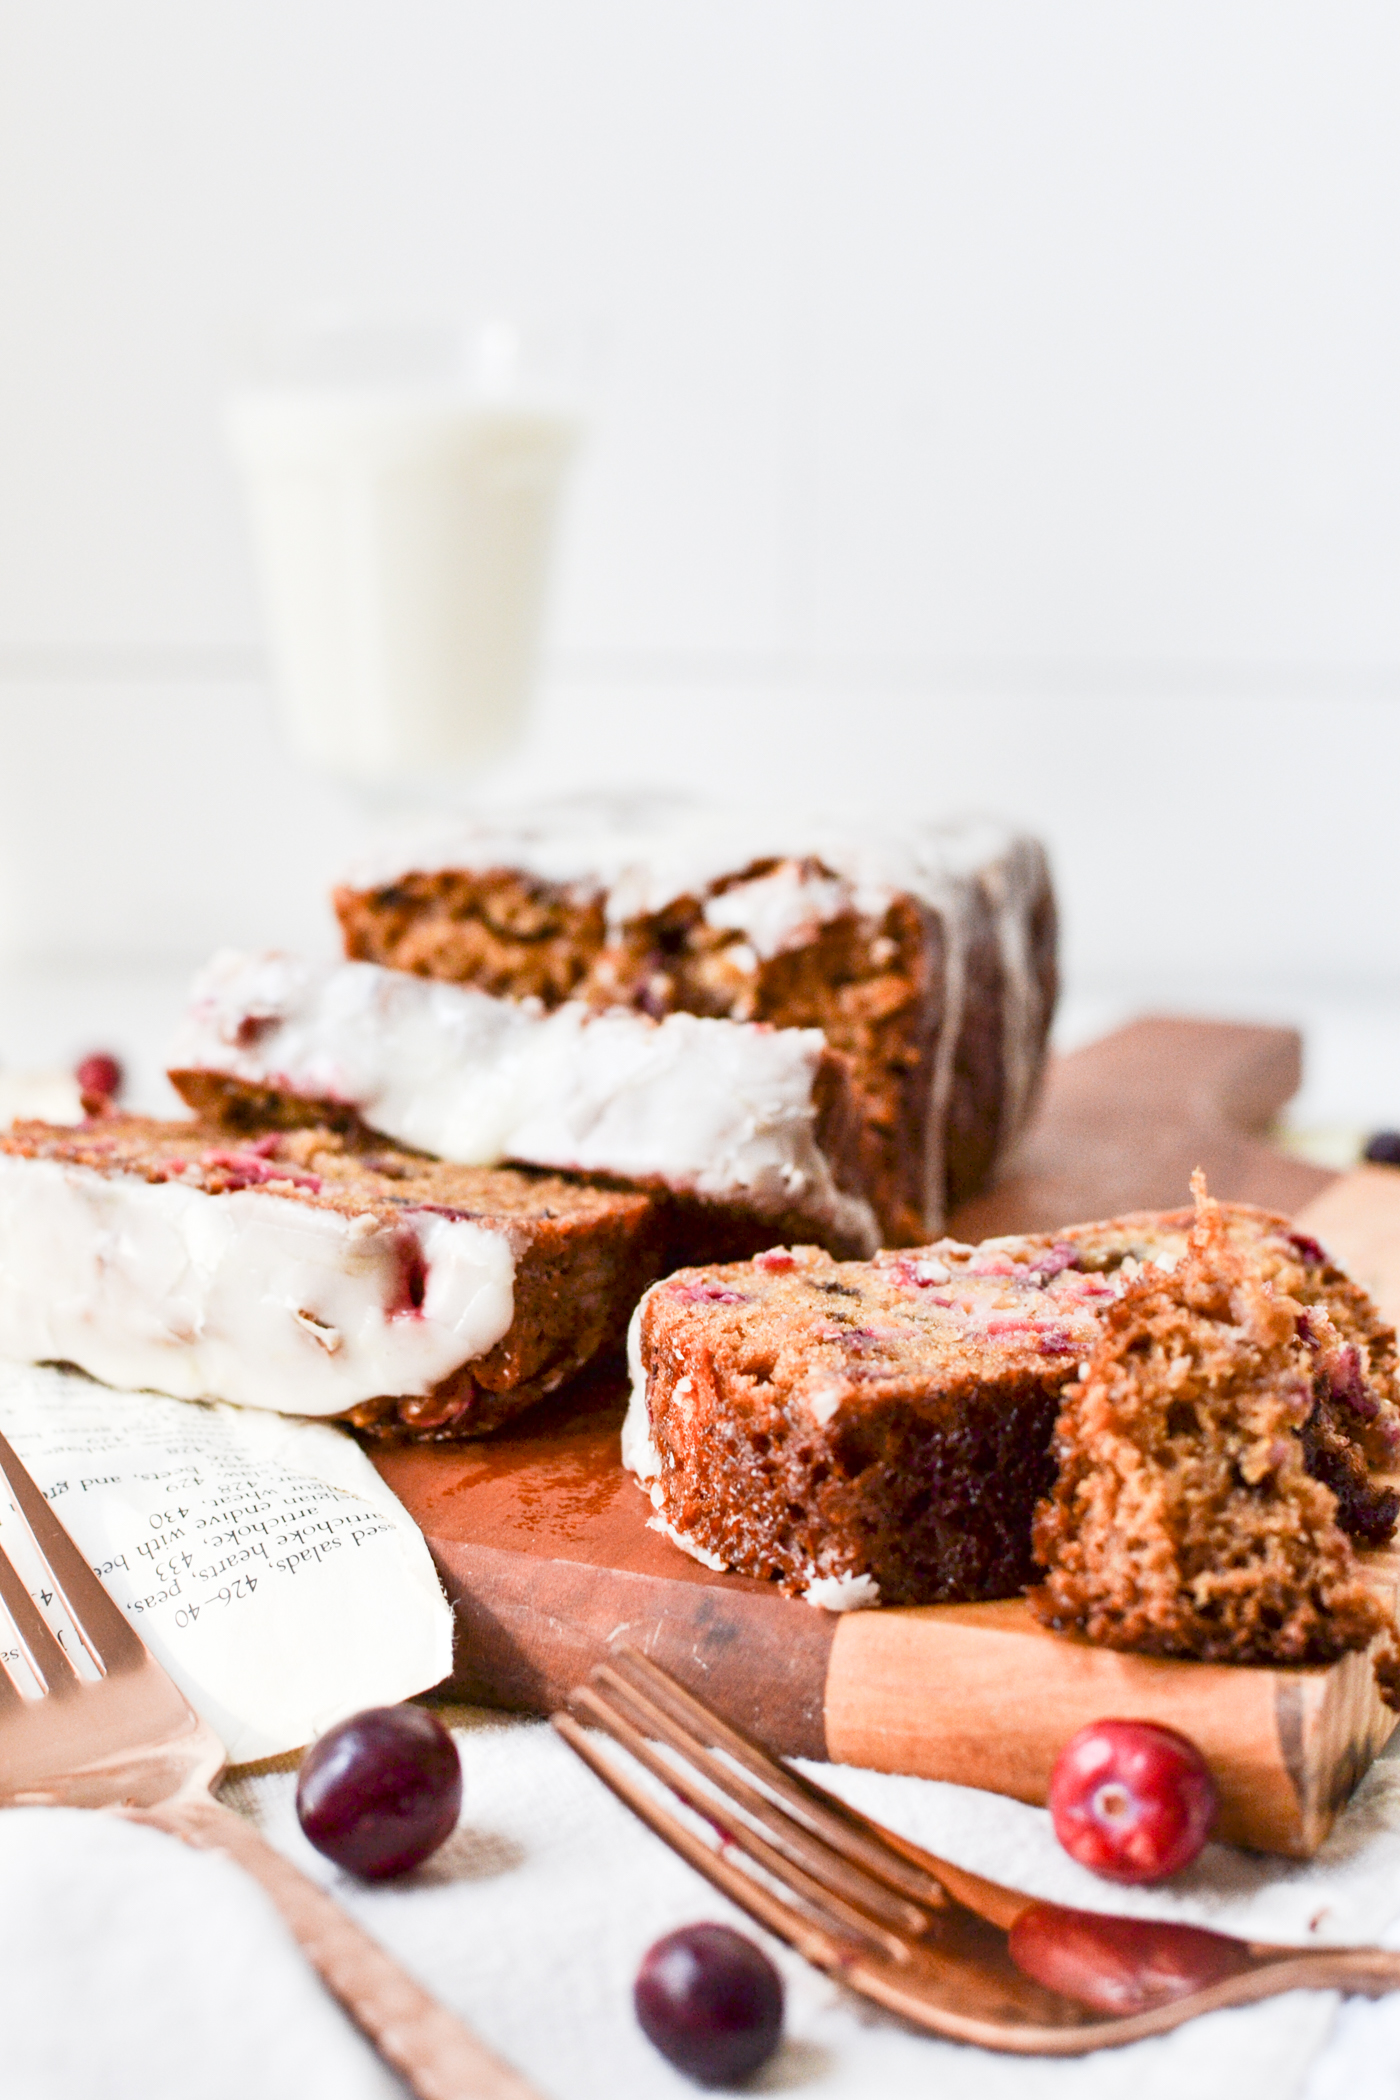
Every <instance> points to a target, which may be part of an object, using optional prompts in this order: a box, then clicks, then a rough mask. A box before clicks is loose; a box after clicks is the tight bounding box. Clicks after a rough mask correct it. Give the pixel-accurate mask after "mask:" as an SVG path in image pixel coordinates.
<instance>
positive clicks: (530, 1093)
mask: <svg viewBox="0 0 1400 2100" xmlns="http://www.w3.org/2000/svg"><path fill="white" fill-rule="evenodd" d="M822 1051H823V1037H822V1034H821V1031H820V1030H819V1029H815V1028H806V1029H797V1028H769V1027H765V1026H762V1025H758V1024H754V1023H748V1022H738V1021H721V1020H710V1019H701V1018H699V1017H698V1016H696V1015H694V1014H684V1013H678V1014H669V1015H667V1016H666V1018H665V1019H664V1020H662V1021H653V1020H650V1019H649V1018H648V1017H647V1016H646V1015H644V1014H636V1013H630V1012H624V1011H622V1010H618V1011H615V1012H611V1013H603V1014H598V1013H593V1012H591V1011H590V1010H589V1009H588V1008H587V1007H585V1006H582V1005H576V1004H574V1005H565V1006H560V1007H557V1008H556V1009H555V1010H554V1011H553V1012H552V1013H546V1012H545V1011H544V1009H543V1007H542V1006H541V1005H540V1004H539V1002H538V1001H537V1000H510V999H493V998H490V997H488V996H487V994H486V993H484V992H479V991H475V990H473V989H471V988H470V987H467V986H463V985H455V984H440V983H437V982H434V981H432V980H430V979H427V978H422V977H415V976H412V975H410V974H409V973H408V972H406V971H403V970H386V969H381V968H380V967H378V965H376V964H373V963H340V964H335V965H330V966H320V965H312V964H310V963H306V962H303V961H300V960H299V959H298V958H296V957H294V956H289V955H279V954H264V955H240V954H237V953H235V952H234V951H232V950H225V951H223V952H222V953H221V954H219V955H217V956H216V957H215V958H214V960H213V961H212V962H211V963H210V964H209V965H208V967H207V968H206V969H205V970H204V971H203V972H202V973H201V974H200V976H199V977H198V978H197V979H196V981H195V985H194V987H193V990H192V993H191V1000H190V1006H189V1009H188V1012H187V1014H186V1017H185V1020H184V1023H183V1025H182V1027H181V1030H180V1033H179V1035H178V1037H177V1040H176V1042H175V1044H174V1045H173V1046H172V1050H171V1057H170V1063H171V1067H172V1069H173V1070H177V1071H178V1070H182V1069H191V1068H192V1069H197V1070H205V1071H214V1072H221V1073H225V1074H227V1075H229V1076H230V1077H232V1078H235V1079H239V1080H243V1081H245V1082H247V1083H249V1084H252V1085H257V1086H268V1087H272V1088H275V1089H277V1090H279V1091H283V1092H287V1093H291V1094H295V1095H300V1096H303V1097H306V1098H309V1099H313V1100H332V1101H337V1102H342V1103H346V1104H348V1105H350V1106H352V1107H354V1108H355V1109H356V1110H357V1111H358V1113H359V1114H360V1115H361V1117H362V1118H363V1119H364V1121H365V1122H366V1123H368V1124H369V1125H370V1127H371V1128H372V1129H375V1130H379V1131H382V1132H383V1133H384V1134H385V1136H387V1137H391V1138H396V1139H397V1140H399V1142H400V1143H403V1144H407V1145H413V1146H416V1147H417V1148H418V1149H419V1150H420V1151H423V1152H430V1153H434V1154H436V1155H437V1156H438V1157H439V1158H441V1159H450V1160H456V1161H459V1162H461V1163H462V1164H464V1165H470V1166H491V1165H496V1164H498V1163H499V1162H500V1161H502V1160H524V1161H528V1162H530V1163H532V1164H534V1165H537V1166H547V1167H560V1168H566V1169H573V1170H575V1171H577V1172H581V1173H609V1174H617V1175H623V1176H627V1177H629V1178H632V1179H635V1180H639V1181H643V1182H652V1183H656V1182H659V1183H662V1184H663V1185H664V1186H666V1187H668V1188H671V1189H674V1190H677V1191H679V1192H684V1193H687V1194H691V1195H695V1196H699V1197H701V1198H702V1199H705V1200H708V1201H714V1202H732V1203H741V1204H742V1205H743V1206H744V1207H745V1208H746V1209H751V1210H755V1211H757V1212H758V1213H759V1214H760V1215H762V1216H768V1217H777V1216H779V1215H780V1214H781V1213H783V1212H785V1211H793V1210H795V1211H798V1212H800V1213H801V1214H802V1215H803V1217H804V1218H810V1219H811V1220H812V1221H813V1224H814V1226H815V1225H820V1226H822V1227H825V1228H831V1229H834V1230H836V1231H839V1232H841V1233H842V1234H843V1235H845V1236H847V1237H848V1238H849V1239H851V1240H852V1241H854V1242H855V1243H856V1244H858V1245H863V1246H865V1247H866V1248H867V1249H869V1250H871V1251H873V1249H874V1247H875V1245H876V1244H877V1240H878V1233H877V1230H876V1225H875V1219H874V1215H873V1213H872V1211H871V1210H870V1207H869V1205H868V1204H867V1203H866V1202H865V1201H864V1200H863V1199H862V1198H860V1197H857V1196H852V1195H848V1194H845V1193H843V1192H842V1191H841V1190H839V1189H838V1188H837V1187H836V1184H835V1181H834V1180H833V1178H832V1173H831V1168H830V1166H829V1164H828V1162H827V1160H826V1157H825V1155H824V1154H823V1153H822V1151H821V1150H820V1148H819V1147H818V1145H817V1142H816V1137H815V1107H814V1103H813V1094H812V1089H813V1083H814V1080H815V1077H816V1074H817V1070H818V1067H819V1065H820V1062H821V1057H822Z"/></svg>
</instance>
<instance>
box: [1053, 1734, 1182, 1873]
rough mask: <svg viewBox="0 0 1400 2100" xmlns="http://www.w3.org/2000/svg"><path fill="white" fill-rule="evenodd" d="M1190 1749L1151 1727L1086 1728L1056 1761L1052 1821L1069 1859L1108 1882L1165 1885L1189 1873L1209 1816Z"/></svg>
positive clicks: (1175, 1737) (1180, 1741)
mask: <svg viewBox="0 0 1400 2100" xmlns="http://www.w3.org/2000/svg"><path fill="white" fill-rule="evenodd" d="M1215 1809H1216V1796H1215V1784H1214V1781H1213V1780H1212V1779H1211V1776H1210V1773H1209V1771H1208V1770H1207V1769H1206V1762H1205V1759H1204V1758H1203V1757H1202V1756H1201V1753H1200V1751H1199V1750H1198V1749H1197V1748H1196V1746H1195V1744H1194V1743H1193V1742H1190V1741H1189V1740H1188V1739H1187V1737H1185V1736H1184V1735H1178V1734H1177V1732H1176V1730H1175V1729H1174V1728H1162V1727H1159V1726H1158V1724H1157V1723H1156V1722H1155V1721H1092V1722H1090V1724H1089V1726H1088V1727H1087V1728H1081V1729H1080V1731H1079V1733H1078V1735H1072V1736H1071V1737H1070V1739H1069V1741H1068V1742H1067V1743H1066V1744H1065V1747H1064V1749H1063V1750H1062V1751H1061V1752H1060V1754H1059V1757H1058V1758H1057V1759H1056V1761H1055V1770H1054V1773H1053V1774H1052V1776H1051V1780H1050V1814H1051V1817H1052V1819H1053V1821H1054V1825H1055V1835H1056V1837H1057V1838H1058V1839H1059V1841H1060V1843H1061V1844H1062V1845H1063V1846H1064V1848H1065V1850H1066V1852H1068V1854H1069V1856H1070V1858H1071V1859H1077V1860H1078V1861H1079V1864H1080V1866H1081V1867H1089V1868H1091V1869H1092V1870H1093V1872H1094V1873H1095V1874H1102V1875H1103V1876H1104V1877H1105V1879H1106V1880H1108V1881H1130V1882H1136V1881H1163V1880H1165V1879H1166V1877H1167V1875H1168V1874H1175V1873H1178V1872H1179V1871H1180V1869H1181V1868H1182V1867H1185V1866H1189V1865H1190V1863H1191V1861H1192V1860H1193V1859H1194V1858H1195V1857H1196V1854H1197V1853H1198V1852H1199V1851H1200V1849H1201V1847H1202V1845H1204V1843H1205V1841H1206V1837H1207V1835H1208V1833H1209V1831H1210V1826H1211V1822H1212V1820H1213V1819H1214V1816H1215Z"/></svg>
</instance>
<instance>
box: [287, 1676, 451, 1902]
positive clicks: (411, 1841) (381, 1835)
mask: <svg viewBox="0 0 1400 2100" xmlns="http://www.w3.org/2000/svg"><path fill="white" fill-rule="evenodd" d="M461 1806H462V1764H461V1760H460V1758H459V1757H458V1755H457V1745H456V1744H455V1743H454V1742H453V1740H452V1738H451V1736H450V1735H449V1734H448V1732H447V1730H446V1729H445V1728H444V1727H443V1725H442V1723H441V1721H439V1720H438V1719H437V1717H436V1715H434V1714H430V1713H428V1712H427V1711H426V1709H425V1708H423V1707H421V1706H371V1707H368V1708H367V1709H366V1710H365V1712H364V1713H362V1714H354V1715H352V1716H351V1718H350V1719H349V1720H348V1721H342V1722H341V1723H340V1725H339V1726H338V1727H336V1728H329V1729H327V1731H326V1733H325V1734H324V1735H323V1736H322V1737H321V1738H320V1740H319V1741H318V1742H315V1743H313V1744H312V1746H311V1748H310V1749H309V1750H308V1751H307V1753H306V1756H305V1757H304V1758H303V1759H302V1764H301V1772H300V1775H299V1777H298V1779H297V1816H298V1819H299V1821H300V1823H301V1827H302V1829H303V1830H304V1831H305V1833H306V1835H307V1837H308V1838H310V1840H311V1842H312V1844H313V1845H314V1846H315V1847H316V1850H317V1851H318V1852H323V1853H324V1854H325V1856H326V1858H327V1859H333V1860H334V1861H335V1863H336V1865H337V1866H338V1867H344V1868H346V1869H347V1870H348V1871H349V1872H350V1873H351V1874H358V1875H360V1876H361V1877H362V1878H363V1879H364V1880H366V1881H385V1880H387V1879H388V1878H389V1876H390V1875H392V1874H407V1873H408V1872H409V1871H410V1869H411V1868H413V1867H418V1866H421V1865H422V1864H423V1861H424V1860H425V1859H426V1858H427V1857H428V1855H429V1854H430V1853H432V1852H436V1851H437V1848H438V1846H439V1845H440V1844H441V1843H442V1841H443V1839H444V1838H446V1837H450V1836H451V1834H452V1832H453V1830H455V1828H456V1826H457V1817H458V1814H459V1812H460V1810H461Z"/></svg>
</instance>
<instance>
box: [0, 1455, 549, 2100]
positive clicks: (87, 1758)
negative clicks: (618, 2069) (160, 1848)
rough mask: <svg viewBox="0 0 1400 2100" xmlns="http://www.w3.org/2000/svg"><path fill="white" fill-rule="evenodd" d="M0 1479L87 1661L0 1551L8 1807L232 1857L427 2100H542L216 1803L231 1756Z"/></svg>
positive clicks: (1, 1763) (5, 1469)
mask: <svg viewBox="0 0 1400 2100" xmlns="http://www.w3.org/2000/svg"><path fill="white" fill-rule="evenodd" d="M0 1474H3V1484H2V1485H3V1487H4V1488H7V1489H8V1491H9V1498H10V1500H11V1501H12V1503H13V1505H14V1507H15V1508H16V1510H17V1511H18V1513H19V1515H20V1516H21V1517H22V1518H23V1519H24V1522H25V1524H26V1525H27V1526H28V1529H29V1533H30V1536H31V1538H32V1540H33V1543H34V1546H35V1547H36V1548H37V1552H38V1558H39V1560H40V1561H41V1562H42V1563H43V1564H44V1565H45V1567H46V1578H45V1582H44V1589H45V1591H48V1592H49V1593H50V1594H51V1595H52V1596H53V1597H55V1598H56V1600H57V1603H58V1606H59V1607H60V1612H59V1616H60V1621H61V1619H62V1617H64V1616H66V1618H67V1620H68V1625H69V1628H70V1629H71V1631H72V1633H73V1634H74V1635H75V1636H76V1640H77V1643H78V1644H79V1648H80V1651H81V1652H80V1653H78V1654H76V1655H70V1653H69V1652H68V1649H67V1648H66V1647H65V1646H64V1644H63V1643H62V1642H61V1641H60V1639H59V1638H58V1637H57V1636H56V1635H55V1634H54V1632H52V1631H51V1630H50V1627H49V1625H48V1623H47V1622H46V1620H45V1618H44V1615H43V1613H42V1612H41V1611H40V1610H39V1608H38V1607H37V1605H36V1604H35V1603H34V1602H33V1600H32V1598H31V1596H30V1594H29V1591H28V1589H27V1588H26V1587H25V1584H24V1582H23V1581H22V1580H21V1578H20V1576H19V1574H18V1573H17V1571H16V1569H15V1566H14V1563H13V1562H12V1561H11V1560H10V1558H9V1556H8V1555H7V1554H6V1553H5V1552H4V1551H3V1550H0V1603H3V1605H4V1607H5V1610H6V1611H7V1612H8V1613H9V1616H10V1619H11V1622H12V1624H13V1626H14V1630H15V1633H16V1635H17V1636H18V1639H19V1642H20V1645H21V1650H22V1654H21V1656H20V1657H19V1658H18V1659H17V1661H16V1662H15V1663H14V1664H13V1665H12V1664H11V1663H9V1662H0V1807H20V1806H24V1805H29V1804H41V1805H46V1806H63V1807H69V1808H101V1809H108V1810H115V1811H116V1812H118V1813H119V1814H121V1815H123V1816H125V1817H126V1818H127V1819H128V1820H129V1821H131V1822H134V1823H148V1824H151V1825H152V1826H153V1827H154V1828H156V1829H157V1830H166V1831H169V1832H171V1833H172V1834H173V1835H174V1836H176V1837H179V1838H183V1839H184V1840H185V1842H186V1844H189V1845H194V1846H197V1847H199V1848H200V1849H201V1850H204V1851H209V1852H222V1853H224V1854H226V1855H227V1857H228V1858H230V1859H232V1860H234V1861H235V1862H236V1863H237V1864H238V1865H239V1866H240V1867H243V1868H244V1869H245V1870H246V1871H247V1872H248V1873H249V1874H251V1875H252V1877H253V1879H254V1880H255V1881H257V1882H258V1883H260V1884H261V1886H262V1887H263V1888H264V1889H265V1890H266V1891H267V1894H268V1895H269V1896H270V1897H271V1898H272V1900H273V1902H274V1903H275V1904H276V1906H277V1908H278V1910H279V1911H280V1912H281V1913H282V1916H283V1918H284V1919H285V1920H286V1922H287V1924H288V1925H289V1926H290V1927H291V1930H292V1932H293V1933H294V1934H295V1936H296V1938H297V1940H298V1942H299V1943H300V1945H301V1948H302V1951H303V1952H304V1953H305V1954H306V1956H307V1957H308V1959H309V1960H310V1962H311V1963H312V1966H313V1967H314V1968H315V1969H316V1970H317V1972H318V1974H319V1975H320V1977H321V1980H322V1982H323V1983H325V1984H326V1986H327V1987H328V1988H329V1990H330V1991H331V1992H332V1993H333V1995H334V1996H335V1997H336V1998H338V1999H339V2001H340V2003H341V2004H342V2005H343V2006H344V2008H345V2010H346V2011H347V2012H348V2013H349V2014H350V2016H351V2018H352V2019H354V2020H355V2021H356V2022H357V2023H358V2025H359V2026H360V2028H361V2029H362V2030H363V2032H364V2033H365V2034H366V2035H367V2036H368V2038H369V2040H370V2041H371V2042H372V2043H373V2044H374V2046H375V2048H376V2049H377V2050H378V2051H379V2053H380V2055H381V2056H382V2057H383V2058H384V2059H385V2061H386V2062H387V2063H389V2064H391V2065H392V2066H393V2068H394V2069H395V2070H396V2071H397V2072H398V2073H399V2074H400V2075H401V2076H402V2077H403V2078H404V2079H405V2080H406V2081H407V2083H408V2085H409V2086H410V2087H411V2088H412V2090H413V2091H414V2092H415V2093H417V2094H418V2095H419V2096H420V2100H539V2096H538V2095H537V2094H536V2093H535V2092H534V2089H533V2088H532V2087H530V2086H528V2085H527V2084H526V2083H525V2081H524V2079H522V2078H520V2077H519V2076H518V2075H517V2074H516V2073H515V2072H514V2071H512V2070H511V2069H510V2068H509V2067H508V2066H507V2065H506V2064H504V2063H502V2062H501V2061H500V2060H499V2058H497V2057H495V2056H493V2055H492V2054H491V2052H490V2051H489V2050H488V2049H487V2048H486V2046H485V2045H484V2043H482V2042H479V2041H478V2040H477V2039H476V2037H475V2036H474V2035H473V2034H471V2033H469V2032H468V2030H467V2029H466V2028H465V2027H464V2026H463V2025H462V2024H461V2022H460V2021H459V2020H457V2019H455V2018H454V2017H453V2015H452V2014H451V2013H449V2012H448V2011H447V2010H446V2008H445V2007H444V2006H441V2005H439V2004H438V2003H437V2002H436V2000H435V1999H433V1998H430V1997H429V1996H428V1993H427V1992H426V1991H424V1990H423V1989H421V1988H420V1986H419V1985H418V1984H416V1983H415V1982H414V1981H413V1979H412V1978H411V1977H410V1976H408V1975H407V1974H406V1973H405V1972H404V1970H402V1969H401V1968H400V1967H399V1966H398V1963H397V1962H395V1961H394V1960H392V1959H391V1957H390V1956H389V1955H388V1954H386V1953H385V1952H384V1950H383V1948H382V1947H380V1946H379V1945H378V1944H377V1942H376V1941H374V1940H372V1939H371V1938H370V1937H369V1935H368V1934H367V1933H364V1932H362V1931H361V1930H360V1928H359V1926H358V1925H356V1924H355V1922H354V1920H353V1919H352V1918H350V1917H349V1916H348V1915H347V1914H346V1912H345V1911H343V1910H342V1909H341V1908H340V1906H339V1905H338V1904H337V1903H334V1902H333V1901H332V1900H331V1898H330V1897H329V1896H327V1895H326V1894H325V1893H324V1891H323V1890H321V1889H319V1888H317V1887H316V1885H315V1883H314V1882H311V1881H308V1880H307V1879H306V1877H305V1875H304V1874H301V1873H299V1872H298V1870H297V1869H296V1868H295V1867H294V1866H292V1864H291V1862H290V1861H289V1860H286V1859H284V1858H283V1857H282V1855H281V1853H280V1852H275V1851H274V1850H273V1848H272V1847H271V1846H270V1845H269V1844H267V1843H265V1841H264V1840H263V1839H262V1838H261V1837H260V1836H259V1835H258V1832H257V1831H256V1830H255V1829H254V1828H253V1825H252V1824H251V1823H249V1822H247V1821H246V1820H245V1819H244V1818H243V1817H242V1816H238V1815H235V1814H234V1813H233V1811H232V1810H231V1809H227V1808H224V1807H223V1806H222V1805H221V1804H220V1803H219V1802H217V1801H216V1800H214V1798H213V1796H212V1794H211V1793H210V1788H211V1787H212V1786H213V1785H214V1783H215V1781H216V1780H217V1779H218V1777H219V1775H220V1773H221V1772H222V1771H223V1768H224V1761H225V1760H224V1750H223V1745H222V1743H221V1742H220V1741H219V1739H218V1737H217V1736H216V1735H215V1734H214V1732H213V1730H212V1729H211V1728H209V1727H208V1726H206V1724H205V1723H204V1722H203V1721H201V1720H200V1719H199V1717H198V1715H197V1714H196V1713H195V1712H194V1710H193V1708H192V1707H191V1706H190V1705H189V1703H188V1701H187V1700H186V1699H185V1697H184V1694H183V1693H182V1692H181V1691H179V1690H178V1689H177V1687H176V1686H175V1685H174V1684H173V1683H172V1682H171V1680H170V1678H169V1677H168V1676H167V1675H166V1673H165V1671H164V1670H163V1669H162V1668H161V1666H160V1664H159V1663H158V1662H157V1661H156V1660H155V1657H154V1656H153V1655H152V1654H151V1653H150V1651H149V1649H148V1648H147V1647H146V1645H145V1643H144V1642H143V1641H142V1640H141V1639H140V1637H139V1635H138V1634H137V1633H136V1631H135V1629H134V1628H133V1627H132V1626H131V1625H130V1624H129V1622H128V1620H127V1618H126V1615H125V1613H124V1612H122V1611H121V1610H120V1609H119V1608H118V1607H117V1605H115V1604H114V1603H113V1602H112V1600H111V1598H110V1597H109V1596H108V1595H107V1592H106V1591H105V1590H104V1589H103V1587H102V1585H101V1583H100V1582H99V1581H98V1579H97V1577H96V1576H95V1575H94V1574H93V1572H92V1570H91V1568H90V1567H89V1566H88V1564H87V1562H86V1561H85V1560H84V1558H83V1556H82V1554H81V1553H80V1552H79V1550H78V1548H77V1546H76V1545H75V1544H74V1542H73V1540H72V1539H71V1538H70V1537H69V1535H68V1533H67V1532H66V1531H65V1530H64V1528H63V1526H62V1524H60V1523H59V1521H58V1519H57V1517H56V1516H55V1515H54V1513H53V1511H52V1510H51V1509H50V1508H49V1505H48V1503H47V1502H46V1501H45V1500H44V1497H43V1495H42V1494H41V1493H40V1492H39V1489H38V1487H37V1486H36V1485H35V1483H34V1481H33V1480H32V1479H31V1478H30V1475H29V1474H28V1473H27V1472H26V1471H25V1469H24V1467H23V1466H22V1465H21V1463H20V1461H19V1459H18V1458H17V1457H16V1455H15V1453H14V1451H13V1450H12V1449H11V1447H10V1445H9V1444H8V1443H7V1442H6V1440H5V1439H4V1437H0ZM12 1652H13V1651H12ZM26 1664H27V1667H25V1665H26ZM18 1679H22V1680H23V1684H24V1686H25V1687H26V1688H27V1690H28V1691H29V1693H30V1695H31V1696H28V1697H26V1696H25V1695H24V1691H23V1690H22V1689H21V1686H20V1683H19V1682H18V1681H17V1680H18ZM36 1690H37V1692H38V1693H39V1696H33V1694H34V1693H35V1692H36Z"/></svg>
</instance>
